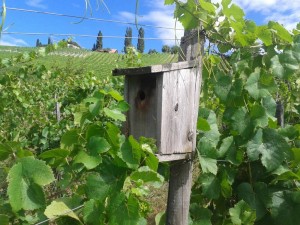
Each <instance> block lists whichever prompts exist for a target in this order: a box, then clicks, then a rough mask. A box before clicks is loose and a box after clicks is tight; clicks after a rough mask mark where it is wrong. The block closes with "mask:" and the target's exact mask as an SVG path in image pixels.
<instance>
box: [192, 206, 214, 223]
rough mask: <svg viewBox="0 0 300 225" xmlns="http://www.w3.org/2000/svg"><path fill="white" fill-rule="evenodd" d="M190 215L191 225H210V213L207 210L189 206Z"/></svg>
mask: <svg viewBox="0 0 300 225" xmlns="http://www.w3.org/2000/svg"><path fill="white" fill-rule="evenodd" d="M190 213H191V217H192V219H193V224H195V225H197V224H201V225H211V221H210V220H211V217H212V215H213V214H212V212H211V211H210V210H209V209H207V208H203V207H201V206H199V204H196V203H193V204H191V206H190Z"/></svg>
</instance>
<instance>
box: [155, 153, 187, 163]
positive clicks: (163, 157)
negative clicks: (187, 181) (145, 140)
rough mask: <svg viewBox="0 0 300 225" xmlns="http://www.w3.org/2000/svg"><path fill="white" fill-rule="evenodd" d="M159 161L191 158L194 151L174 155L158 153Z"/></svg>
mask: <svg viewBox="0 0 300 225" xmlns="http://www.w3.org/2000/svg"><path fill="white" fill-rule="evenodd" d="M156 157H157V158H158V160H159V162H172V161H178V160H190V159H191V158H192V153H182V154H172V155H160V154H156Z"/></svg>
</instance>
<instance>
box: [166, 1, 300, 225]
mask: <svg viewBox="0 0 300 225" xmlns="http://www.w3.org/2000/svg"><path fill="white" fill-rule="evenodd" d="M165 3H166V4H176V10H175V17H176V18H177V19H178V20H179V21H180V22H181V23H182V24H183V26H184V27H185V29H193V28H197V27H198V25H199V23H201V28H200V29H201V34H202V35H204V36H205V38H206V40H207V46H208V48H207V50H206V52H205V54H204V55H203V87H202V95H201V101H200V103H201V104H200V112H199V121H198V131H199V141H198V144H197V153H198V158H199V162H200V164H199V165H200V169H201V174H200V176H199V178H198V179H197V181H196V183H195V185H194V187H193V192H192V200H191V201H192V204H191V208H190V214H191V218H192V220H193V224H200V223H201V224H216V225H217V224H276V225H277V224H278V225H279V224H285V225H295V224H299V223H300V219H299V216H298V214H299V210H300V202H299V199H298V196H299V195H300V190H299V187H300V186H299V185H300V183H299V179H300V177H299V174H300V167H299V150H300V148H299V147H300V145H299V144H300V129H299V128H300V124H299V118H300V110H299V101H300V83H299V74H300V70H299V65H300V57H299V52H300V49H299V46H300V31H299V30H298V29H295V30H294V31H293V32H292V33H291V32H289V31H287V30H286V29H285V28H284V27H283V26H282V25H280V24H279V23H277V22H272V21H271V22H269V23H268V24H267V25H260V26H258V25H256V24H255V23H254V22H253V21H250V20H245V19H244V12H243V10H242V9H241V8H239V6H237V5H235V4H233V3H231V1H230V0H223V1H221V3H220V4H217V3H211V1H209V0H200V1H199V5H197V4H196V3H195V1H194V0H188V1H186V2H185V3H184V2H179V1H177V0H166V1H165ZM298 28H299V25H298ZM280 104H283V105H284V106H285V109H284V118H285V124H286V125H285V127H280V126H278V125H277V118H276V117H275V116H276V108H278V106H279V105H280Z"/></svg>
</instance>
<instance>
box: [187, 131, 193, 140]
mask: <svg viewBox="0 0 300 225" xmlns="http://www.w3.org/2000/svg"><path fill="white" fill-rule="evenodd" d="M193 137H194V132H193V131H190V132H189V133H188V140H189V141H193Z"/></svg>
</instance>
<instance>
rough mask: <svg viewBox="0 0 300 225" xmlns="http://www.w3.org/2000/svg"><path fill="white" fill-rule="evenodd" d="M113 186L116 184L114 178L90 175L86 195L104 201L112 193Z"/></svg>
mask: <svg viewBox="0 0 300 225" xmlns="http://www.w3.org/2000/svg"><path fill="white" fill-rule="evenodd" d="M112 184H114V179H113V177H112V176H111V177H110V176H104V175H102V176H100V175H99V174H90V175H88V177H87V182H86V188H85V190H86V194H87V196H88V198H90V199H95V200H99V201H100V202H101V201H104V199H105V198H106V197H107V196H108V195H109V194H110V192H111V188H112Z"/></svg>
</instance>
